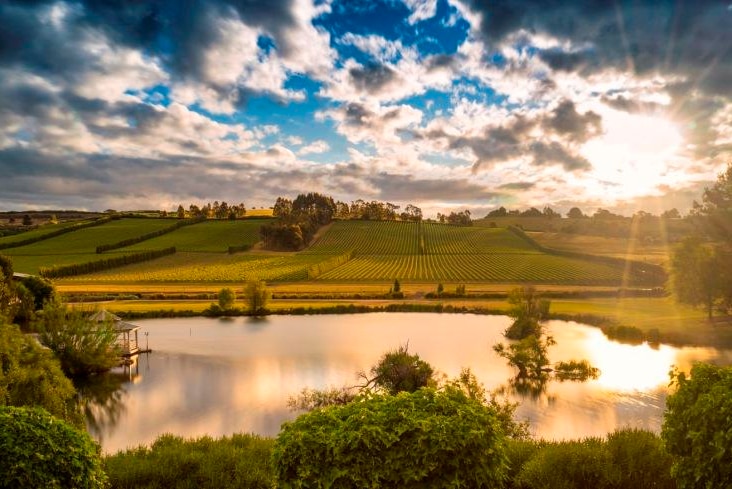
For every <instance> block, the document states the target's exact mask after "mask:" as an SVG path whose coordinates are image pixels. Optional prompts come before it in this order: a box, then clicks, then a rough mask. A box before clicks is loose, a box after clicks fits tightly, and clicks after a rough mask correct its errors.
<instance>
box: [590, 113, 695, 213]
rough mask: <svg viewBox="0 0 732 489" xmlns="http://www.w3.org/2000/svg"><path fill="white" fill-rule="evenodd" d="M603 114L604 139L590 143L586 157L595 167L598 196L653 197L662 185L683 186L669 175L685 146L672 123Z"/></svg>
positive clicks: (624, 115) (648, 117) (618, 114)
mask: <svg viewBox="0 0 732 489" xmlns="http://www.w3.org/2000/svg"><path fill="white" fill-rule="evenodd" d="M604 112H605V113H603V130H604V133H603V135H602V136H601V137H599V138H595V139H592V140H590V141H588V142H587V143H586V144H585V145H584V146H583V147H582V154H583V156H585V157H586V158H587V159H588V160H589V161H590V162H591V163H592V166H593V170H592V172H591V175H590V176H592V177H594V178H595V179H596V181H597V183H596V185H597V188H595V189H590V190H595V191H597V192H598V193H605V194H606V193H607V191H608V190H610V191H611V192H612V194H613V197H615V198H617V199H621V198H629V197H636V196H640V195H646V194H653V193H654V192H655V188H656V186H657V185H658V184H660V183H664V184H674V183H679V182H678V181H677V179H678V177H676V176H674V175H670V174H669V175H667V174H666V171H667V169H668V165H669V162H670V160H672V159H674V157H675V156H676V152H677V150H678V149H679V148H680V147H681V145H682V143H683V138H682V136H681V133H680V132H679V130H678V128H677V127H676V126H675V125H674V124H673V123H672V122H670V121H669V120H667V119H663V118H660V117H655V116H651V115H640V114H629V113H625V112H619V111H615V110H607V111H604Z"/></svg>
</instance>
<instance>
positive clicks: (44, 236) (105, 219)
mask: <svg viewBox="0 0 732 489" xmlns="http://www.w3.org/2000/svg"><path fill="white" fill-rule="evenodd" d="M113 219H119V218H118V217H116V216H110V217H100V218H97V219H94V220H92V221H84V222H81V223H79V224H74V225H73V226H69V227H65V228H61V229H57V230H56V231H51V232H50V233H48V234H42V235H41V236H35V237H33V238H28V239H24V240H21V241H13V242H12V243H3V244H0V250H5V249H8V248H18V247H20V246H25V245H29V244H33V243H37V242H39V241H43V240H46V239H51V238H55V237H56V236H61V235H62V234H66V233H70V232H73V231H78V230H80V229H85V228H90V227H93V226H99V225H101V224H106V223H108V222H109V221H111V220H113Z"/></svg>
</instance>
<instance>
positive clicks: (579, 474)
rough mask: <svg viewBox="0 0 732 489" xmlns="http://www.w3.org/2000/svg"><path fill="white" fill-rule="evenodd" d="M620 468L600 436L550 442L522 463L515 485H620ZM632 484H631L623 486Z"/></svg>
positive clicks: (544, 488) (598, 488)
mask: <svg viewBox="0 0 732 489" xmlns="http://www.w3.org/2000/svg"><path fill="white" fill-rule="evenodd" d="M619 481H620V469H619V467H617V466H615V465H614V464H613V462H612V456H611V454H610V452H609V451H608V450H607V448H606V447H605V445H604V443H603V441H602V440H600V439H598V438H586V439H584V440H581V441H566V442H558V443H552V444H549V445H546V446H544V447H542V448H541V449H540V450H538V451H537V452H536V455H534V456H533V457H532V458H531V459H529V461H528V462H526V463H525V464H524V466H523V467H522V469H521V472H520V473H519V476H518V479H517V480H516V486H517V487H520V488H522V489H523V488H525V489H583V488H592V489H610V488H616V487H622V486H619V485H618V483H619ZM626 487H631V486H626Z"/></svg>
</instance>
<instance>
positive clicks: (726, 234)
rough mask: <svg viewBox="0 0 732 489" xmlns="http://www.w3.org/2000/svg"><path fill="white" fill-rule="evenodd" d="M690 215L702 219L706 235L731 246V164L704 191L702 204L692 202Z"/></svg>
mask: <svg viewBox="0 0 732 489" xmlns="http://www.w3.org/2000/svg"><path fill="white" fill-rule="evenodd" d="M692 213H693V214H694V215H695V216H699V217H702V218H703V223H704V228H705V229H706V231H707V233H709V234H710V235H711V236H712V237H714V238H715V239H718V240H720V241H723V242H724V243H726V244H727V245H728V246H732V162H730V163H729V164H728V165H727V170H726V171H724V172H723V173H720V174H719V175H718V177H717V181H716V182H715V183H714V185H712V186H711V187H707V188H706V189H704V194H703V195H702V202H701V204H699V203H698V202H694V209H693V211H692Z"/></svg>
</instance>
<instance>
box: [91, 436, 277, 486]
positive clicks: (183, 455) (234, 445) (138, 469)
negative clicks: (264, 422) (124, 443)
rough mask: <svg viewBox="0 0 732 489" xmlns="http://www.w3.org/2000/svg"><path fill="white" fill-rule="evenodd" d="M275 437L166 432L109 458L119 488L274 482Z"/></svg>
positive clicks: (106, 461) (113, 480)
mask: <svg viewBox="0 0 732 489" xmlns="http://www.w3.org/2000/svg"><path fill="white" fill-rule="evenodd" d="M272 445H273V440H271V439H267V438H260V437H258V436H255V435H233V436H231V437H223V438H220V439H217V440H214V439H211V438H209V437H203V438H198V439H194V440H184V439H182V438H179V437H176V436H172V435H163V436H161V437H160V438H158V439H157V440H156V441H155V442H154V443H153V444H152V446H151V447H150V448H146V447H140V448H136V449H132V450H127V451H125V452H120V453H117V454H115V455H112V456H109V457H106V458H105V459H104V468H105V470H106V471H107V474H108V475H109V480H110V483H111V484H112V487H113V488H130V489H132V488H135V489H140V488H142V489H155V488H160V489H168V488H176V489H183V488H191V489H194V488H196V489H209V488H210V489H228V488H271V487H272V485H273V480H274V471H273V469H272V465H271V461H270V460H271V453H272Z"/></svg>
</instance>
